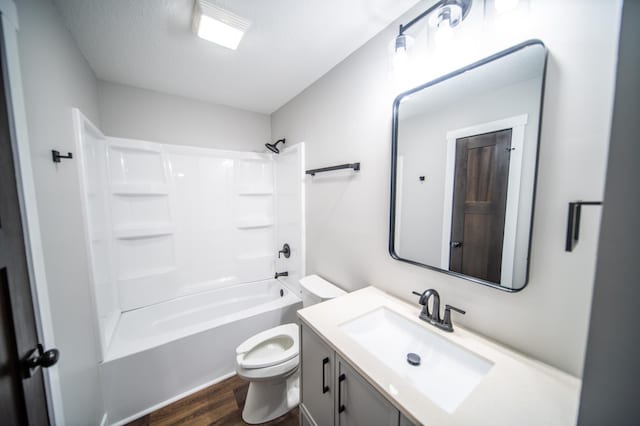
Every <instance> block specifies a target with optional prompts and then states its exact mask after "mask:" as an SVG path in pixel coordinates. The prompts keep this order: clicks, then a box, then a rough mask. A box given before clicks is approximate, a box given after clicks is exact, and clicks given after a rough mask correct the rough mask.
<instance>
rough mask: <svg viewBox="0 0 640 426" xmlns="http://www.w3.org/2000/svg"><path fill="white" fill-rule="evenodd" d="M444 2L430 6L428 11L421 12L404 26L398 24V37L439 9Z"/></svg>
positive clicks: (443, 0) (442, 0)
mask: <svg viewBox="0 0 640 426" xmlns="http://www.w3.org/2000/svg"><path fill="white" fill-rule="evenodd" d="M445 1H446V0H441V1H439V2H438V3H436V4H434V5H433V6H431V7H430V8H429V9H427V10H425V11H424V12H422V13H421V14H420V15H418V16H416V17H415V18H413V19H412V20H410V21H409V22H408V23H406V24H404V25H403V24H400V28H399V30H398V35H402V34H404V32H405V31H406V30H408V29H409V28H411V27H413V26H414V25H415V24H417V23H418V22H420V21H421V20H422V19H423V18H424V17H425V16H427V15H429V14H431V12H433V11H434V10H436V9H437V8H439V7H440V6H442V4H443V3H444V2H445Z"/></svg>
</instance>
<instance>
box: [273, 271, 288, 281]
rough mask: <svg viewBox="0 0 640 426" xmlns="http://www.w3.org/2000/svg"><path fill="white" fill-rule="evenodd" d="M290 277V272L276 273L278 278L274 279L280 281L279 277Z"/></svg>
mask: <svg viewBox="0 0 640 426" xmlns="http://www.w3.org/2000/svg"><path fill="white" fill-rule="evenodd" d="M288 276H289V272H288V271H284V272H276V276H275V277H274V279H276V280H277V279H278V277H288Z"/></svg>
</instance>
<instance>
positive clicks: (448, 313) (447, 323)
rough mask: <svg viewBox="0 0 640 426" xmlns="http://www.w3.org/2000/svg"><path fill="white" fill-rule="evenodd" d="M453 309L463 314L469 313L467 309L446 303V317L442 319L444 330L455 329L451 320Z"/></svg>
mask: <svg viewBox="0 0 640 426" xmlns="http://www.w3.org/2000/svg"><path fill="white" fill-rule="evenodd" d="M451 311H456V312H458V313H460V314H462V315H464V314H466V313H467V312H466V311H463V310H462V309H459V308H456V307H455V306H451V305H444V319H443V320H442V325H443V326H444V327H442V329H443V330H444V331H453V323H452V322H451Z"/></svg>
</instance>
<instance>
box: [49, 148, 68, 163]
mask: <svg viewBox="0 0 640 426" xmlns="http://www.w3.org/2000/svg"><path fill="white" fill-rule="evenodd" d="M51 158H53V162H54V163H59V162H60V160H61V159H62V158H69V159H71V158H73V154H72V153H70V152H68V153H67V155H60V151H56V150H55V149H52V150H51Z"/></svg>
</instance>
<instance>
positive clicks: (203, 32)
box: [193, 0, 251, 50]
mask: <svg viewBox="0 0 640 426" xmlns="http://www.w3.org/2000/svg"><path fill="white" fill-rule="evenodd" d="M250 25H251V22H249V21H248V20H246V19H244V18H242V17H240V16H238V15H236V14H234V13H231V12H229V11H228V10H225V9H223V8H221V7H219V6H216V5H215V4H214V3H212V2H211V1H209V0H196V2H195V7H194V10H193V31H194V32H195V33H196V34H197V35H198V37H200V38H203V39H205V40H207V41H210V42H213V43H216V44H219V45H220V46H224V47H226V48H227V49H231V50H236V49H237V48H238V44H240V40H242V36H244V33H245V32H246V31H247V29H249V26H250Z"/></svg>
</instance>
